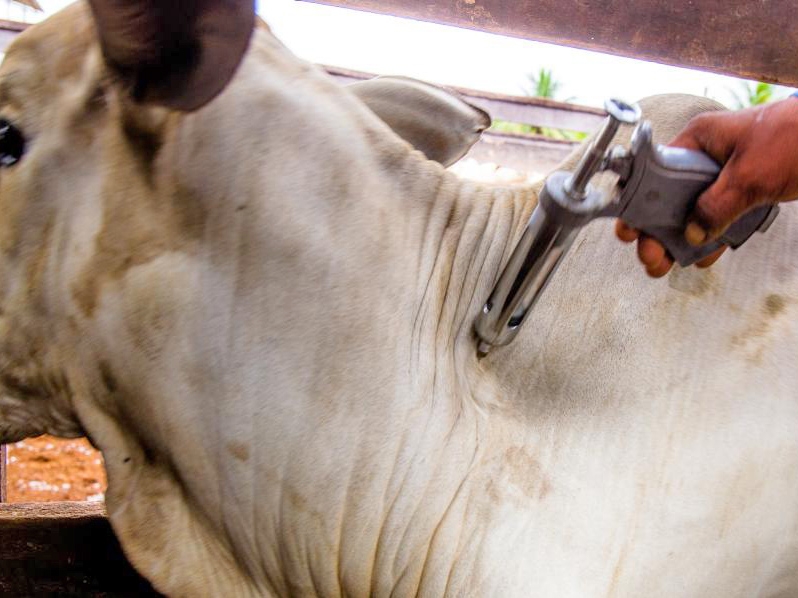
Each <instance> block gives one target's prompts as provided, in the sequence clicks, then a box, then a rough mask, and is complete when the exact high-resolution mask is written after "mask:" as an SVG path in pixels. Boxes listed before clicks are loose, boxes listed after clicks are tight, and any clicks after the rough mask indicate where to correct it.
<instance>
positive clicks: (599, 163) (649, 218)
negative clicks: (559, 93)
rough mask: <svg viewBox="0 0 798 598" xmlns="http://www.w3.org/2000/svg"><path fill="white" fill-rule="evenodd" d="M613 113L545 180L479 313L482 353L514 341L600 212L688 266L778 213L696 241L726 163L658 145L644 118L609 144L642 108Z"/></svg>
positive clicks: (762, 212) (764, 213) (611, 103)
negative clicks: (624, 139)
mask: <svg viewBox="0 0 798 598" xmlns="http://www.w3.org/2000/svg"><path fill="white" fill-rule="evenodd" d="M605 108H606V110H607V112H608V114H609V116H608V117H607V120H606V121H605V122H604V125H603V126H602V128H601V130H600V131H599V133H598V134H597V135H596V137H595V138H594V140H593V141H592V143H591V144H590V146H589V147H588V149H587V151H586V152H585V154H584V155H583V156H582V159H581V160H580V161H579V163H578V165H577V167H576V169H575V170H574V172H573V173H571V172H564V171H558V172H555V173H553V174H552V175H550V176H549V177H548V179H546V184H545V186H544V188H543V190H542V191H541V193H540V196H539V198H538V205H537V206H536V207H535V210H534V212H533V213H532V216H531V217H530V219H529V223H528V224H527V226H526V229H525V230H524V233H523V235H522V236H521V239H520V240H519V241H518V244H517V245H516V247H515V249H514V250H513V253H512V255H511V256H510V260H509V261H508V262H507V265H506V266H505V267H504V270H503V271H502V273H501V275H500V276H499V279H498V281H497V282H496V285H495V286H494V287H493V291H492V292H491V294H490V296H489V297H488V300H487V302H486V303H485V305H484V307H483V308H482V312H481V313H480V314H479V316H478V317H477V321H476V324H475V331H476V334H477V337H478V351H479V353H480V355H485V354H487V353H488V352H489V351H490V350H491V348H492V347H494V346H500V345H506V344H508V343H510V342H511V341H512V340H513V339H514V338H515V336H516V334H518V331H519V330H520V328H521V326H522V325H523V324H524V322H525V321H526V319H527V317H528V316H529V313H530V311H531V310H532V308H533V307H534V305H535V303H536V302H537V300H538V299H539V298H540V296H541V294H542V293H543V291H544V290H545V288H546V285H547V284H548V283H549V281H550V280H551V277H552V275H553V274H554V272H555V271H556V270H557V267H558V266H559V264H560V262H561V261H562V259H563V258H564V257H565V255H566V253H568V250H569V249H570V247H571V245H572V243H573V241H574V238H575V237H576V234H577V233H578V232H579V229H581V228H582V227H583V226H585V225H586V224H587V223H588V222H591V221H592V220H594V219H596V218H607V217H609V218H621V219H623V220H624V221H625V222H626V223H627V224H629V225H630V226H631V227H633V228H636V229H638V230H640V231H642V232H644V233H646V234H647V235H649V236H652V237H654V238H656V239H657V240H658V241H660V242H661V243H662V244H663V245H664V246H665V248H666V249H667V251H668V252H669V253H670V255H671V256H673V258H674V259H675V260H676V261H677V262H678V263H679V264H680V265H681V266H689V265H691V264H694V263H695V262H697V261H700V260H701V259H703V258H704V257H707V256H708V255H710V254H711V253H713V252H714V251H716V250H717V249H719V248H720V247H721V246H722V245H728V246H730V247H732V248H734V249H736V248H737V247H739V246H740V245H742V244H743V243H745V242H746V240H748V238H749V237H750V236H751V235H752V234H753V233H754V232H756V231H761V232H764V231H766V230H767V229H768V227H769V226H770V224H771V223H772V222H773V220H774V219H775V218H776V216H777V215H778V211H779V209H778V207H777V206H762V207H759V208H757V209H755V210H753V211H751V212H748V213H747V214H746V215H745V216H743V217H741V218H740V219H738V220H737V221H736V222H735V223H734V224H732V225H731V226H730V227H729V228H728V229H727V230H726V232H725V233H724V234H723V236H722V237H721V238H720V239H718V240H717V241H714V242H710V243H707V244H706V245H702V246H701V247H693V246H692V245H690V244H688V243H687V241H686V240H685V239H684V227H685V224H686V220H687V217H688V215H689V214H690V212H691V210H692V208H693V206H694V205H695V202H696V200H697V199H698V197H699V196H700V195H701V193H702V192H703V191H704V189H706V188H707V187H709V186H710V185H711V184H712V183H713V182H714V181H715V179H716V178H717V176H718V174H719V172H720V167H719V166H718V164H717V163H716V162H715V161H714V160H712V159H711V158H710V157H709V156H707V155H706V154H704V153H703V152H697V151H692V150H687V149H682V148H672V147H665V146H663V145H655V144H654V143H653V141H652V131H651V124H650V123H648V122H646V121H643V122H641V123H640V124H639V125H638V126H637V128H636V129H635V131H634V133H633V135H632V141H631V145H630V147H629V148H628V149H627V148H624V147H622V146H617V147H614V148H613V149H611V150H610V149H609V145H610V142H611V141H612V139H613V137H614V136H615V133H616V132H617V131H618V129H619V127H620V126H621V125H622V124H629V125H633V124H637V123H638V121H639V120H640V109H639V108H638V107H637V106H634V105H629V104H626V103H624V102H621V101H619V100H608V101H607V102H606V103H605ZM604 171H611V172H614V173H615V174H617V175H618V182H617V183H616V184H615V186H614V187H613V189H612V191H611V192H610V193H609V194H607V195H605V194H604V193H602V192H601V191H599V190H597V189H595V188H594V187H592V186H591V185H590V180H591V179H592V178H593V176H594V175H595V174H597V173H599V172H604Z"/></svg>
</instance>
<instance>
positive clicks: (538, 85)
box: [524, 68, 562, 100]
mask: <svg viewBox="0 0 798 598" xmlns="http://www.w3.org/2000/svg"><path fill="white" fill-rule="evenodd" d="M526 77H527V80H528V81H529V85H527V86H526V87H525V88H524V92H525V93H526V94H527V95H530V96H533V97H536V98H548V99H550V100H553V99H555V98H556V97H557V92H558V91H559V90H560V88H561V87H562V83H560V82H559V81H557V80H556V79H555V78H554V74H553V72H552V70H551V69H544V68H541V69H540V70H539V71H538V74H537V75H535V74H533V73H529V74H528V75H527V76H526Z"/></svg>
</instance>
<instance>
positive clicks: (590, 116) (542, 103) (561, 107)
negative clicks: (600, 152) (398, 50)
mask: <svg viewBox="0 0 798 598" xmlns="http://www.w3.org/2000/svg"><path fill="white" fill-rule="evenodd" d="M323 68H324V69H325V70H326V71H327V72H328V73H329V74H331V75H332V76H333V77H335V78H336V79H337V80H339V81H340V82H341V83H344V84H348V83H354V82H356V81H363V80H366V79H371V78H372V77H376V76H377V75H373V74H370V73H364V72H361V71H353V70H350V69H344V68H340V67H337V66H326V65H323ZM449 89H451V90H453V91H456V92H457V93H459V94H460V95H461V96H463V97H464V98H465V99H466V100H467V101H468V102H470V103H471V104H474V105H475V106H479V107H480V108H482V109H483V110H485V111H486V112H488V114H490V115H491V117H493V118H500V119H502V120H509V121H510V122H517V123H525V124H530V125H535V126H538V127H550V128H552V129H567V130H569V131H581V132H585V133H592V132H593V131H595V130H597V129H598V128H599V127H600V126H601V123H602V122H603V121H604V118H605V117H606V116H607V113H606V112H604V110H602V109H600V108H591V107H590V106H580V105H578V104H569V103H566V102H557V101H555V100H548V99H545V98H530V97H523V96H509V95H503V94H498V93H491V92H488V91H478V90H475V89H466V88H463V87H449Z"/></svg>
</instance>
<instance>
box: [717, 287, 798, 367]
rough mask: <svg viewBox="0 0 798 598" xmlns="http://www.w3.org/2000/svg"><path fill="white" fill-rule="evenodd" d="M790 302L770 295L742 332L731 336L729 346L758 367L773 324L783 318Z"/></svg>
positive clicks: (767, 345)
mask: <svg viewBox="0 0 798 598" xmlns="http://www.w3.org/2000/svg"><path fill="white" fill-rule="evenodd" d="M791 303H792V300H791V299H790V298H788V297H784V296H783V295H778V294H775V293H774V294H770V295H768V296H767V297H765V299H764V300H763V301H762V305H761V307H760V309H759V311H757V312H756V313H755V314H754V315H753V316H752V317H751V318H749V322H748V325H747V326H746V327H745V329H744V330H743V331H742V332H739V333H737V334H735V335H734V336H732V338H731V341H730V346H731V348H732V349H734V350H736V351H740V352H742V353H743V354H744V356H745V359H746V361H748V362H749V363H752V364H755V365H758V364H761V363H762V360H763V358H764V355H765V352H766V350H767V349H768V347H769V346H770V340H771V337H772V334H771V333H772V331H773V330H774V329H775V328H776V326H774V323H775V322H777V321H778V320H780V319H781V318H782V317H783V314H784V313H785V312H786V311H787V308H788V306H789V305H790V304H791Z"/></svg>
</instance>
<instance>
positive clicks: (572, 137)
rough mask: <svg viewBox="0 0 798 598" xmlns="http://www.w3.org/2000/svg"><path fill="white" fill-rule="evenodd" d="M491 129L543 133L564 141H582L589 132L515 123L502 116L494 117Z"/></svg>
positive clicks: (519, 132)
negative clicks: (501, 117)
mask: <svg viewBox="0 0 798 598" xmlns="http://www.w3.org/2000/svg"><path fill="white" fill-rule="evenodd" d="M490 130H491V131H498V132H500V133H514V134H520V135H543V136H544V137H549V138H551V139H562V140H564V141H582V140H584V139H586V138H587V137H588V134H587V133H582V132H581V131H566V130H565V129H551V128H549V127H536V126H535V125H527V124H524V123H514V122H510V121H508V120H501V119H500V118H495V119H493V124H492V125H491V127H490Z"/></svg>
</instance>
